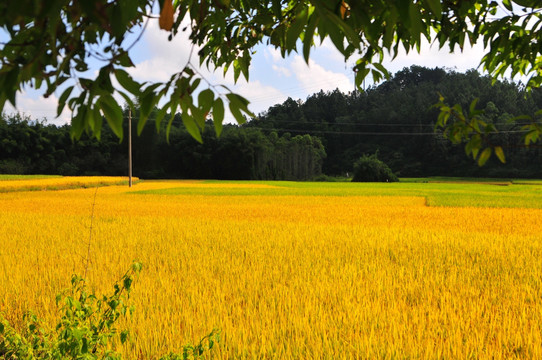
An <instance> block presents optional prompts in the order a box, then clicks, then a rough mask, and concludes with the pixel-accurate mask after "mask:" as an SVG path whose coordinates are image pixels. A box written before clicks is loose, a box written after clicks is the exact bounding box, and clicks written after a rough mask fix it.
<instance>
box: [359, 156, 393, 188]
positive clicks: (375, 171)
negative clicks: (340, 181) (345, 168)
mask: <svg viewBox="0 0 542 360" xmlns="http://www.w3.org/2000/svg"><path fill="white" fill-rule="evenodd" d="M352 181H353V182H393V181H399V178H397V176H396V175H395V174H394V173H393V172H392V171H391V169H390V168H389V166H388V165H386V164H385V163H384V162H383V161H381V160H379V159H378V155H377V154H373V155H363V156H362V157H361V158H359V160H358V161H356V162H355V163H354V177H353V178H352Z"/></svg>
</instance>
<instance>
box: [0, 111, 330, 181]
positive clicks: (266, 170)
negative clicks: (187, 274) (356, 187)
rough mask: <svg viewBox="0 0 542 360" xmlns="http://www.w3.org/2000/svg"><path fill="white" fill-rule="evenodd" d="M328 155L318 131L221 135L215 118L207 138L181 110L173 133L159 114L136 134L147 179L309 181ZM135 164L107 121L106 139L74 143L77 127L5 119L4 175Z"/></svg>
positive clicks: (138, 172)
mask: <svg viewBox="0 0 542 360" xmlns="http://www.w3.org/2000/svg"><path fill="white" fill-rule="evenodd" d="M125 126H127V122H125ZM133 126H134V129H133V132H134V133H135V132H136V129H135V127H136V125H135V123H134V124H133ZM124 133H125V134H126V133H127V129H125V131H124ZM168 140H169V141H168ZM325 156H326V154H325V150H324V147H323V145H322V143H321V141H320V139H319V138H318V137H312V136H310V135H296V136H291V135H290V134H283V135H281V136H280V137H279V136H278V135H277V133H275V132H271V133H264V132H262V131H260V130H258V129H249V128H246V129H245V128H239V127H238V126H234V125H226V126H225V127H224V129H223V131H222V134H221V136H220V137H219V138H217V137H216V135H215V133H214V130H213V126H212V124H211V123H209V124H207V125H206V129H205V131H204V133H203V144H200V143H198V142H196V141H195V140H194V139H193V138H192V137H191V136H190V135H189V134H188V132H187V131H186V130H185V129H184V128H183V126H182V121H181V119H180V117H179V115H176V116H175V118H174V121H173V124H172V127H171V130H170V133H169V139H167V137H166V131H165V129H161V131H160V132H157V130H156V127H155V124H154V123H153V121H152V120H150V121H149V123H148V124H147V126H146V127H145V128H144V129H143V132H142V133H141V135H140V136H134V138H133V159H134V165H133V173H134V175H135V176H139V177H141V178H185V179H194V178H198V179H287V180H308V179H312V178H314V177H316V176H318V175H321V172H322V164H323V159H324V158H325ZM127 167H128V146H127V140H126V137H125V139H124V140H123V141H122V142H120V143H119V140H118V138H117V137H116V136H115V135H114V134H113V132H112V131H111V130H110V129H109V128H108V127H107V124H106V123H104V128H103V130H102V135H101V138H100V140H99V141H98V140H97V139H92V138H89V137H88V136H85V135H83V136H82V138H81V139H80V140H76V141H72V139H71V137H70V127H69V125H64V126H61V127H57V126H55V125H50V124H49V125H48V124H47V123H46V122H43V121H42V122H40V121H32V120H30V119H28V118H23V117H21V116H20V115H15V116H11V117H5V116H3V117H2V118H0V173H6V174H61V175H125V174H127V171H128V170H127Z"/></svg>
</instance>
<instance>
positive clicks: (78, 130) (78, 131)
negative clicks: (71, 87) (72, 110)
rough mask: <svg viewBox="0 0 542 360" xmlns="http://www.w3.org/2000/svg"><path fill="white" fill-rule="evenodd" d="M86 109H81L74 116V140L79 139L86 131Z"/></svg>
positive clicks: (72, 125)
mask: <svg viewBox="0 0 542 360" xmlns="http://www.w3.org/2000/svg"><path fill="white" fill-rule="evenodd" d="M86 110H87V108H86V107H81V106H80V107H79V108H78V109H77V113H76V114H75V115H74V116H72V121H71V129H70V130H71V137H72V139H79V138H80V137H81V135H82V134H83V131H84V130H85V121H84V120H85V115H86V114H85V113H86Z"/></svg>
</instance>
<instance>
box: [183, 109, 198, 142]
mask: <svg viewBox="0 0 542 360" xmlns="http://www.w3.org/2000/svg"><path fill="white" fill-rule="evenodd" d="M181 120H182V121H183V124H184V127H185V128H186V130H187V131H188V133H189V134H190V135H192V137H193V138H194V139H196V141H197V142H199V143H200V144H203V139H202V138H201V133H200V130H199V127H198V125H197V124H196V121H195V120H194V118H193V117H192V116H190V115H189V114H188V112H187V111H183V113H182V114H181Z"/></svg>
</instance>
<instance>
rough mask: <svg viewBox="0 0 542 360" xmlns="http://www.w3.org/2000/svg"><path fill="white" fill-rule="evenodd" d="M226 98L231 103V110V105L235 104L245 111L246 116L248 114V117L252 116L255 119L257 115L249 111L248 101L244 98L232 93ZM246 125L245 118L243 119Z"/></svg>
mask: <svg viewBox="0 0 542 360" xmlns="http://www.w3.org/2000/svg"><path fill="white" fill-rule="evenodd" d="M226 97H227V98H228V100H229V101H230V109H231V104H232V103H234V106H235V107H236V108H237V109H239V110H241V111H243V112H244V113H245V114H247V115H248V116H251V117H255V116H256V115H254V114H253V113H252V111H250V110H249V109H248V104H249V102H248V100H247V99H245V98H244V97H242V96H241V95H238V94H234V93H230V94H226ZM242 123H244V118H243V122H242Z"/></svg>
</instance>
